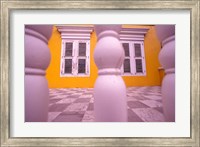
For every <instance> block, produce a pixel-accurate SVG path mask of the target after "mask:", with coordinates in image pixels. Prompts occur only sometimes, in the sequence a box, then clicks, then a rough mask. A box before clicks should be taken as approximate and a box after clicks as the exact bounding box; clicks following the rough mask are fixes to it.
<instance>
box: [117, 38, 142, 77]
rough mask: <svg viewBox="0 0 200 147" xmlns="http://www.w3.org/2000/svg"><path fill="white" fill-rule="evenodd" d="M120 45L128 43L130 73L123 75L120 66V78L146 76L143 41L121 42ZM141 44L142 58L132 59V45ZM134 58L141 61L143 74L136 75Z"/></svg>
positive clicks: (133, 52)
mask: <svg viewBox="0 0 200 147" xmlns="http://www.w3.org/2000/svg"><path fill="white" fill-rule="evenodd" d="M121 43H128V44H129V56H130V71H131V72H130V73H124V67H123V64H122V67H121V73H122V74H121V75H122V76H146V58H145V53H144V41H124V40H123V41H121ZM136 43H138V44H141V54H142V57H134V55H135V49H134V44H136ZM136 58H138V59H142V69H143V73H136V63H135V60H136Z"/></svg>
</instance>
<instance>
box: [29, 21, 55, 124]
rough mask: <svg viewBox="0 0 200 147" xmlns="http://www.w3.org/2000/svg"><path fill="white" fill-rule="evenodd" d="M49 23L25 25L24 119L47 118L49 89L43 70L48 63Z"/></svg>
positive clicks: (39, 120)
mask: <svg viewBox="0 0 200 147" xmlns="http://www.w3.org/2000/svg"><path fill="white" fill-rule="evenodd" d="M51 33H52V26H50V25H26V26H25V121H26V122H44V121H47V119H48V100H49V89H48V83H47V80H46V78H45V74H46V73H45V70H46V69H47V67H48V65H49V63H50V58H51V55H50V51H49V48H48V40H49V38H50V36H51Z"/></svg>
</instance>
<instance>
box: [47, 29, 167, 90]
mask: <svg viewBox="0 0 200 147" xmlns="http://www.w3.org/2000/svg"><path fill="white" fill-rule="evenodd" d="M65 26H66V28H65ZM65 26H54V27H53V32H52V36H51V38H50V40H49V44H48V46H49V48H50V52H51V62H50V65H49V67H48V69H47V74H46V78H47V80H48V84H49V88H92V87H94V83H95V80H96V78H97V76H98V69H97V67H96V65H95V62H94V57H93V56H94V50H95V45H96V43H97V36H96V33H95V31H94V29H93V25H73V26H69V25H65ZM123 33H126V34H123ZM131 33H135V34H134V35H132V39H130V35H129V34H131ZM141 36H143V37H141ZM120 41H121V42H122V45H123V47H124V51H125V60H124V64H123V66H122V68H121V71H122V77H123V79H124V82H125V84H126V86H127V87H131V86H160V85H161V80H162V77H163V71H162V70H160V67H161V65H160V64H159V60H158V55H159V52H160V48H161V45H160V43H159V41H158V38H157V36H156V32H155V27H154V26H150V25H149V26H136V25H122V32H121V36H120ZM138 49H139V50H138ZM138 51H139V52H138ZM136 54H137V55H138V57H137V56H136ZM137 67H138V68H137Z"/></svg>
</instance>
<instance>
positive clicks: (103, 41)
mask: <svg viewBox="0 0 200 147" xmlns="http://www.w3.org/2000/svg"><path fill="white" fill-rule="evenodd" d="M120 29H121V25H95V31H96V33H97V37H98V42H97V45H96V48H95V52H94V60H95V63H96V65H97V67H98V75H99V76H98V78H97V80H96V83H95V86H94V113H95V121H97V122H125V121H127V107H126V105H127V103H126V86H125V84H124V81H123V79H122V77H121V71H120V67H121V65H122V63H123V60H124V50H123V48H122V45H121V43H120V41H119V35H118V34H119V31H120Z"/></svg>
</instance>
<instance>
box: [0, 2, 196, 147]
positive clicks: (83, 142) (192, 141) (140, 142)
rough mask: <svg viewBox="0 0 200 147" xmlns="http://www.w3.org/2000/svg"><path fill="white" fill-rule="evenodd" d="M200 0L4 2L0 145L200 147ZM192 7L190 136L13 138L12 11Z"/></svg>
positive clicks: (182, 8) (2, 3) (187, 8)
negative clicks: (11, 121)
mask: <svg viewBox="0 0 200 147" xmlns="http://www.w3.org/2000/svg"><path fill="white" fill-rule="evenodd" d="M199 2H200V1H199V0H196V1H187V0H183V1H129V0H127V1H106V0H102V1H95V0H93V1H76V0H74V1H21V0H15V1H7V0H5V1H4V0H3V1H1V12H2V13H1V85H0V86H1V146H162V145H163V146H195V147H196V146H199V137H200V136H199V128H200V122H199V121H200V119H199V108H200V105H199V94H200V93H199V86H200V85H199V83H200V81H199V78H200V77H199V66H200V65H199V61H200V59H199V47H200V43H199V40H200V38H199V26H200V24H199V21H200V12H199V8H200V6H199ZM16 9H17V10H33V9H40V10H63V9H72V10H77V11H78V10H80V9H83V10H88V9H90V10H95V9H100V10H122V9H128V10H132V9H137V10H163V9H164V10H190V16H191V30H190V32H191V37H190V44H191V45H190V46H191V49H190V52H191V60H190V64H191V66H190V67H191V69H190V75H191V77H190V81H191V83H190V87H191V89H190V91H191V94H190V96H191V97H190V99H191V108H190V116H191V118H190V120H191V126H190V128H191V129H190V130H191V132H190V134H191V135H190V137H148V138H144V137H137V138H136V137H123V138H121V137H117V138H116V137H101V138H99V137H89V138H84V137H74V138H73V137H67V138H65V137H53V138H51V137H10V103H11V102H10V95H11V93H10V87H11V86H12V85H10V80H11V79H10V77H9V75H10V62H9V61H10V48H9V47H10V33H11V32H10V29H9V27H10V19H11V18H10V13H11V11H12V10H16Z"/></svg>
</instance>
